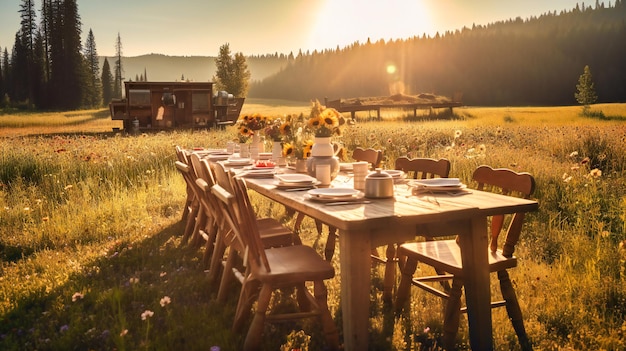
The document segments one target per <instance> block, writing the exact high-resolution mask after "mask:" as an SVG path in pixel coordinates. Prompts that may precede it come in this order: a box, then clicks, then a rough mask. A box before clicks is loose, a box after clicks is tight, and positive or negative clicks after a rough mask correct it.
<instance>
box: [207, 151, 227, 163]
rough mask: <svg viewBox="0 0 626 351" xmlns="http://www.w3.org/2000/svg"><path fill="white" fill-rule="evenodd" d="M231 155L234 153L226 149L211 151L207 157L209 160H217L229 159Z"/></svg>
mask: <svg viewBox="0 0 626 351" xmlns="http://www.w3.org/2000/svg"><path fill="white" fill-rule="evenodd" d="M230 156H232V155H231V154H229V153H228V152H226V151H211V152H209V155H208V156H207V158H208V159H209V161H213V162H217V161H224V160H227V159H228V158H229V157H230Z"/></svg>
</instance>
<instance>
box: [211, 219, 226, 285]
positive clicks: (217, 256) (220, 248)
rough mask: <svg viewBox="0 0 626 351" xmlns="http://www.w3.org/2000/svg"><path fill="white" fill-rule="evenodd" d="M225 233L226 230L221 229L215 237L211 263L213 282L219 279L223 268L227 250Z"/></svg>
mask: <svg viewBox="0 0 626 351" xmlns="http://www.w3.org/2000/svg"><path fill="white" fill-rule="evenodd" d="M225 235H226V233H224V230H221V229H220V230H219V232H218V233H217V237H216V238H215V247H214V248H213V254H212V255H211V264H210V265H209V281H211V282H215V281H217V278H218V277H219V275H220V272H221V270H222V267H221V266H222V260H223V259H224V252H226V244H225V243H224V236H225Z"/></svg>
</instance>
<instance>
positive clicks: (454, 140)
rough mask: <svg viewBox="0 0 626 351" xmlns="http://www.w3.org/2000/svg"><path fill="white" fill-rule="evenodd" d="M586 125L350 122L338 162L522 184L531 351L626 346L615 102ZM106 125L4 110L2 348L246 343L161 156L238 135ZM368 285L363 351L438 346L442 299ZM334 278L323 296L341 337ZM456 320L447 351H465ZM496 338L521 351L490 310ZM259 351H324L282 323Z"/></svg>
mask: <svg viewBox="0 0 626 351" xmlns="http://www.w3.org/2000/svg"><path fill="white" fill-rule="evenodd" d="M308 111H309V105H308V103H307V102H302V103H294V102H288V101H262V100H258V101H255V100H251V101H247V102H246V104H244V108H243V111H242V113H243V114H247V113H253V112H259V113H262V114H266V115H271V116H281V115H284V114H293V113H304V114H308ZM592 111H594V113H593V114H592V117H583V116H581V115H580V112H581V107H580V106H566V107H511V108H503V107H499V108H488V107H484V108H481V107H465V108H458V109H455V114H454V115H445V116H437V115H431V114H429V113H427V112H424V114H423V115H420V116H419V117H417V118H414V117H412V116H408V115H406V114H405V112H403V111H385V113H384V114H383V119H382V121H378V120H375V119H373V118H371V116H370V115H368V114H367V113H363V114H359V115H358V118H357V123H356V124H355V125H353V126H349V127H348V128H346V129H345V130H344V133H343V134H342V136H339V137H336V138H335V139H336V140H337V141H339V142H341V143H342V144H343V145H344V147H345V148H346V150H351V149H354V148H355V147H357V146H362V147H374V148H379V149H382V150H383V151H384V155H385V159H384V165H383V166H384V167H393V164H394V161H395V159H396V158H397V157H399V156H405V155H408V156H410V157H433V158H441V157H445V158H447V159H449V160H450V161H451V164H452V168H451V174H450V176H451V177H458V178H461V180H462V181H463V182H465V183H466V184H468V186H470V187H472V186H474V185H475V184H472V181H471V179H470V177H471V174H472V172H473V170H474V169H475V168H476V167H477V166H479V165H481V164H488V165H491V166H493V167H508V168H512V169H514V170H517V171H527V172H530V173H531V174H533V175H534V176H535V179H536V181H537V189H536V191H535V193H534V198H536V199H537V200H538V202H539V211H537V212H534V213H532V214H530V215H528V216H527V217H526V223H525V227H524V231H523V236H522V238H521V243H520V244H519V245H518V248H517V250H516V255H517V256H518V257H519V266H518V267H517V268H516V269H513V270H512V271H511V277H512V279H513V281H514V285H515V288H516V291H517V294H518V298H519V301H520V304H521V308H522V311H523V313H524V317H525V326H526V329H527V332H528V334H529V337H530V338H531V340H532V343H533V346H534V348H535V349H536V350H623V349H626V104H606V105H593V106H592ZM410 114H412V112H411V113H410ZM119 127H121V123H119V121H111V120H110V118H109V116H108V110H92V111H72V112H65V113H59V112H50V113H39V114H33V113H9V112H7V113H4V114H1V113H0V146H1V150H2V151H1V153H0V262H1V265H0V350H140V349H146V350H208V349H210V347H211V346H214V345H217V346H219V347H220V348H221V350H238V349H240V348H241V345H242V343H243V336H244V335H242V334H239V333H232V332H231V331H230V325H231V322H232V318H233V315H234V308H235V304H236V300H237V296H238V294H237V289H238V287H237V286H236V285H233V293H232V295H231V297H230V298H229V299H228V301H227V303H226V304H225V305H224V304H218V303H217V302H216V301H215V297H216V294H217V286H216V285H215V284H213V283H211V282H210V281H209V280H208V274H207V272H206V270H205V269H206V267H204V266H203V265H202V260H201V258H202V249H201V248H195V247H190V246H187V245H182V244H181V236H180V235H181V233H182V231H183V227H184V223H182V222H181V216H182V211H183V205H184V200H185V197H186V192H185V183H184V181H183V179H182V177H181V176H180V174H179V173H178V172H177V170H176V169H175V167H174V161H175V159H176V157H175V150H174V148H175V146H177V145H180V146H182V147H185V148H191V147H216V146H222V145H225V143H226V141H227V140H231V139H233V138H234V136H235V133H236V132H235V130H234V129H232V128H226V130H223V131H216V130H196V131H169V132H158V133H143V134H139V135H126V134H125V133H122V132H112V129H113V128H119ZM267 147H268V148H269V144H268V146H267ZM348 159H349V157H348ZM251 195H252V196H253V198H252V199H253V201H254V202H255V205H256V206H257V208H258V209H259V212H260V214H261V215H262V216H273V217H276V218H281V219H282V220H283V221H284V222H285V223H287V224H288V225H290V224H291V222H292V221H293V219H292V218H290V217H289V216H288V215H287V214H286V213H285V212H284V209H283V208H282V207H281V206H278V205H275V204H272V203H270V202H269V201H267V200H266V199H264V198H262V197H260V196H255V194H254V193H251ZM301 237H302V239H303V241H304V242H305V244H308V245H311V246H313V247H314V248H316V249H317V250H318V251H319V252H320V253H322V251H323V247H324V242H325V240H326V238H325V237H324V236H321V237H319V236H318V234H317V232H316V230H315V226H314V223H313V222H312V221H310V220H309V219H307V220H305V222H304V228H303V231H302V232H301ZM337 258H338V255H335V259H334V261H333V264H334V265H335V268H336V270H337V271H338V270H339V269H340V267H339V265H338V259H337ZM382 274H383V272H382V268H380V269H373V270H372V289H371V292H370V296H371V299H370V301H371V305H370V311H371V333H370V349H372V350H434V349H437V347H438V338H439V335H440V333H441V329H442V318H443V317H442V306H443V305H442V304H441V302H440V301H439V300H438V299H437V298H435V297H432V296H430V295H426V294H425V293H423V292H422V291H418V290H417V289H413V291H412V298H411V303H410V306H409V308H408V309H407V310H406V311H405V312H404V313H403V314H402V315H401V316H399V317H394V315H393V313H392V312H391V311H390V309H389V306H385V305H384V304H383V303H382V302H381V294H382V290H381V289H382V281H381V278H382ZM338 279H339V277H338V274H337V278H335V279H332V280H330V281H329V282H328V288H329V296H328V300H329V305H330V308H331V313H332V314H333V317H334V319H335V321H336V322H337V325H338V327H339V328H340V333H341V301H340V300H339V289H340V283H339V281H338ZM493 283H494V284H493V291H494V294H495V292H496V291H497V290H498V289H497V288H496V284H497V282H495V281H494V282H493ZM275 303H276V304H280V303H281V302H280V301H276V302H275ZM462 318H463V320H462V322H461V330H460V331H459V335H458V340H457V341H458V342H457V346H458V349H460V350H464V349H469V344H468V343H469V341H468V330H467V323H466V320H465V318H464V317H462ZM493 335H494V344H495V347H496V349H497V350H517V349H519V345H518V344H517V338H516V336H515V333H514V331H513V328H512V327H511V325H510V323H509V321H508V319H507V316H506V311H505V310H504V309H497V310H494V311H493ZM262 348H263V349H264V350H291V349H301V350H323V349H324V345H323V344H322V338H321V337H320V330H319V329H317V327H316V324H315V323H294V324H286V325H278V326H274V327H268V328H266V331H265V339H264V345H262Z"/></svg>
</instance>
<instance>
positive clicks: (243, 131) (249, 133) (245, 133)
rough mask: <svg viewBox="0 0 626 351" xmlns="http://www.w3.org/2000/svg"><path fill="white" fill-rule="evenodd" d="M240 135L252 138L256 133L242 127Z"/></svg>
mask: <svg viewBox="0 0 626 351" xmlns="http://www.w3.org/2000/svg"><path fill="white" fill-rule="evenodd" d="M239 134H241V135H244V136H251V135H252V134H254V132H253V131H252V130H250V128H248V127H247V126H242V127H241V128H239Z"/></svg>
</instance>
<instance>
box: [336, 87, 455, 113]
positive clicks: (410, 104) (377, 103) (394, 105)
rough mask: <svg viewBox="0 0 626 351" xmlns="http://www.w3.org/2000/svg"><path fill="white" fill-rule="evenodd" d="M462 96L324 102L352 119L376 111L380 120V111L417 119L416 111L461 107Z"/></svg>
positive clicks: (399, 97)
mask: <svg viewBox="0 0 626 351" xmlns="http://www.w3.org/2000/svg"><path fill="white" fill-rule="evenodd" d="M461 97H462V94H458V93H457V94H455V96H454V97H453V98H447V97H443V96H437V95H433V94H419V95H414V96H413V95H404V94H396V95H391V96H383V97H368V98H352V99H338V100H328V99H327V100H326V101H325V105H326V107H332V108H334V109H336V110H337V111H339V112H342V113H343V112H350V116H351V117H352V119H354V118H355V117H356V112H358V111H376V117H377V118H378V119H380V110H381V109H406V110H413V116H414V117H417V110H425V109H431V110H432V109H438V108H449V109H450V111H451V112H452V109H453V108H454V107H460V106H463V103H462V102H461Z"/></svg>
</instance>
